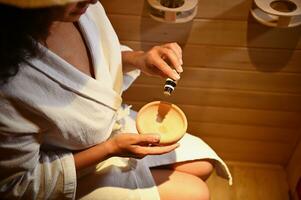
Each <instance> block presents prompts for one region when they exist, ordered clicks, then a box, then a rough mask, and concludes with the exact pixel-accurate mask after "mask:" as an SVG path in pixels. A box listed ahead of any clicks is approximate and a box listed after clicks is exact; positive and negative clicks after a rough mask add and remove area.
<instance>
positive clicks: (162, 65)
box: [152, 55, 180, 80]
mask: <svg viewBox="0 0 301 200" xmlns="http://www.w3.org/2000/svg"><path fill="white" fill-rule="evenodd" d="M152 63H153V65H154V66H155V67H157V68H158V69H160V70H161V71H162V72H163V73H164V74H165V75H166V76H167V77H170V78H172V79H173V80H179V79H180V76H179V74H178V73H177V72H175V71H173V70H172V68H171V67H170V66H169V65H168V64H167V63H166V62H165V61H164V60H163V59H162V58H161V57H160V56H159V55H155V56H154V57H153V60H152Z"/></svg>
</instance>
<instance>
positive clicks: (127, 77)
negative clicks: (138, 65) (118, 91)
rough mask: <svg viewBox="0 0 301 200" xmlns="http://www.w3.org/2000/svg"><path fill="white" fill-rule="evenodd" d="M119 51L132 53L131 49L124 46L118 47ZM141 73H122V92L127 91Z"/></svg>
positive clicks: (134, 71)
mask: <svg viewBox="0 0 301 200" xmlns="http://www.w3.org/2000/svg"><path fill="white" fill-rule="evenodd" d="M120 50H121V52H122V51H133V50H132V49H131V48H129V47H128V46H125V45H120ZM140 74H141V71H140V70H139V69H134V70H131V71H128V72H125V73H123V85H122V91H125V90H127V89H128V88H129V87H130V86H131V85H132V83H133V82H134V81H135V80H136V79H137V78H138V76H140Z"/></svg>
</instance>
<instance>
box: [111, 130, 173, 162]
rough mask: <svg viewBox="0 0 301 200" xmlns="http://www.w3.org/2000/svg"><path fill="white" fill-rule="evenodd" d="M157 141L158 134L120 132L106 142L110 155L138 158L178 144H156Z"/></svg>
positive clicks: (170, 148) (164, 150) (170, 149)
mask: <svg viewBox="0 0 301 200" xmlns="http://www.w3.org/2000/svg"><path fill="white" fill-rule="evenodd" d="M159 142H160V137H159V135H151V134H150V135H139V134H129V133H120V134H117V135H115V136H113V137H112V138H111V139H109V140H108V141H107V142H106V143H107V149H109V152H110V156H119V157H132V158H138V159H141V158H143V157H145V156H147V155H160V154H164V153H168V152H170V151H172V150H174V149H176V148H177V147H178V146H179V144H173V145H169V146H157V145H158V144H159Z"/></svg>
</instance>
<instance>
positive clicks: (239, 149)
mask: <svg viewBox="0 0 301 200" xmlns="http://www.w3.org/2000/svg"><path fill="white" fill-rule="evenodd" d="M101 2H102V4H103V6H104V8H105V10H106V12H107V14H108V16H109V19H110V20H111V22H112V24H113V27H114V29H115V31H116V32H117V35H118V37H119V39H120V40H121V43H122V44H125V45H127V46H129V47H131V48H132V49H135V50H147V49H149V48H150V47H152V46H153V45H158V44H162V43H166V42H177V43H179V44H180V45H181V47H182V48H183V60H184V65H183V68H184V73H183V74H181V80H180V82H179V83H178V86H177V88H176V90H175V92H174V93H173V94H172V96H171V97H169V98H168V101H170V102H172V103H174V104H176V105H178V106H179V107H180V108H182V109H183V110H184V112H185V113H186V115H187V117H188V132H189V133H192V134H194V135H196V136H198V137H200V138H202V139H203V140H204V141H206V142H207V143H208V144H209V145H210V146H211V147H212V148H213V149H215V151H216V152H217V153H218V154H219V155H220V156H221V157H222V158H223V159H224V160H225V161H226V162H227V164H228V165H229V168H230V171H231V173H232V175H233V185H232V186H229V185H228V183H227V181H225V180H223V179H221V178H219V177H217V176H216V175H215V174H213V175H212V176H211V177H210V178H209V180H208V185H209V187H210V191H211V196H212V199H213V200H289V199H294V200H297V199H298V197H297V196H298V195H297V192H296V191H297V190H296V187H297V182H298V180H300V177H301V176H300V175H301V144H300V138H301V125H300V124H301V26H296V27H292V28H277V27H276V28H275V27H268V26H265V25H263V24H261V23H259V22H258V21H256V20H255V19H254V18H253V17H252V16H251V15H250V8H251V7H252V5H253V2H252V0H199V2H198V11H197V15H196V17H195V18H194V19H193V20H192V21H190V22H187V23H177V24H175V23H162V22H158V21H155V20H154V19H152V18H151V17H150V16H149V14H148V13H149V12H148V11H149V10H148V9H149V6H148V2H147V1H146V0H145V1H144V0H127V1H124V0H104V1H101ZM163 86H164V80H162V79H159V78H155V77H147V76H144V75H142V76H140V77H139V78H138V80H137V81H136V82H135V83H134V85H133V87H131V88H130V89H129V90H128V91H126V93H125V94H124V96H123V98H124V100H125V102H126V103H127V104H130V105H133V108H134V109H135V110H139V108H141V106H142V105H144V104H146V103H148V102H151V101H154V100H160V99H164V98H165V97H164V96H163V92H162V89H163Z"/></svg>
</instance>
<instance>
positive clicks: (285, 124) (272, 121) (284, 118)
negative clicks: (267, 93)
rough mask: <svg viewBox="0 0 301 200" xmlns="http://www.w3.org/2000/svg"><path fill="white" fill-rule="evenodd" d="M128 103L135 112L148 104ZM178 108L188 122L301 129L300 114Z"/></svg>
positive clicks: (181, 106)
mask: <svg viewBox="0 0 301 200" xmlns="http://www.w3.org/2000/svg"><path fill="white" fill-rule="evenodd" d="M126 103H128V104H130V105H133V108H134V110H139V108H141V107H142V106H143V105H145V104H146V103H147V102H135V101H127V102H126ZM178 106H179V107H180V108H181V109H182V110H183V111H184V112H185V113H186V116H187V119H188V122H190V121H197V122H208V123H222V124H240V125H256V126H271V127H278V128H292V129H295V128H299V127H300V119H301V116H300V113H299V112H282V111H263V110H252V109H237V108H223V107H210V106H191V105H181V104H178Z"/></svg>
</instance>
